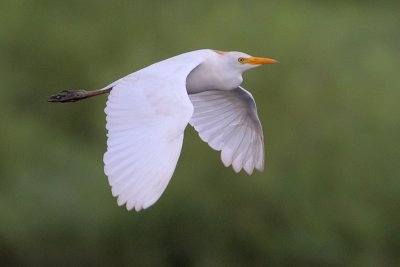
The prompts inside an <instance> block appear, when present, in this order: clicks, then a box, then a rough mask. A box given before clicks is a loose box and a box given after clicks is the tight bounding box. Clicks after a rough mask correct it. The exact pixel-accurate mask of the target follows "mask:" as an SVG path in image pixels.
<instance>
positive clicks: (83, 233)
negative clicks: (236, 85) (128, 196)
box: [0, 0, 400, 266]
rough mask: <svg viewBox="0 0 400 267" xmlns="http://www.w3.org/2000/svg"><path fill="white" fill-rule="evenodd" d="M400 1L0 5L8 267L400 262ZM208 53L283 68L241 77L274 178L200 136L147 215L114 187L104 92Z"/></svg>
mask: <svg viewBox="0 0 400 267" xmlns="http://www.w3.org/2000/svg"><path fill="white" fill-rule="evenodd" d="M399 10H400V4H399V2H398V1H295V0H291V1H239V0H235V1H233V0H231V1H224V0H220V1H215V0H212V1H191V2H189V1H94V0H91V1H78V0H73V1H48V0H47V1H46V0H42V1H33V0H2V1H1V3H0V81H1V85H0V86H1V89H0V92H1V95H0V118H1V131H0V164H1V165H0V266H399V265H400V171H399V159H400V147H399V137H400V121H399V115H400V105H399V99H400V90H399V89H400V88H399V84H400V83H399V77H400V75H399V74H400V73H399V62H400V16H399ZM201 48H214V49H219V50H240V51H244V52H247V53H249V54H252V55H256V56H264V57H272V58H276V59H278V60H280V62H281V64H279V65H273V66H272V65H271V66H264V67H260V68H257V69H256V70H253V71H250V72H248V73H246V74H245V82H244V84H243V85H244V87H245V88H247V89H249V90H250V91H251V92H252V93H253V95H254V96H255V99H256V100H257V104H258V110H259V116H260V119H261V121H262V123H263V127H264V134H265V145H266V157H267V166H266V170H265V171H264V172H263V173H256V174H254V175H252V176H248V175H246V174H245V173H240V174H235V173H234V171H233V170H232V169H230V168H225V167H223V165H222V163H221V162H220V158H219V153H217V152H215V151H212V150H211V149H210V148H209V147H208V145H207V144H205V143H203V142H202V141H201V140H200V139H199V138H198V136H197V134H196V132H195V131H194V130H193V129H191V128H190V127H188V129H187V130H186V137H185V142H184V147H183V151H182V155H181V158H180V161H179V164H178V167H177V169H176V172H175V175H174V177H173V179H172V181H171V183H170V184H169V186H168V188H167V190H166V192H165V193H164V195H163V196H162V197H161V199H160V200H159V201H158V202H157V203H156V204H155V205H154V206H153V207H151V208H150V209H148V210H145V211H142V212H140V213H136V212H128V211H126V209H125V208H123V207H118V206H117V204H116V200H115V199H114V198H113V197H112V195H111V192H110V189H109V186H108V182H107V178H106V176H105V175H104V174H103V163H102V156H103V153H104V151H105V149H106V145H105V143H106V137H105V135H106V131H105V128H104V124H105V116H104V111H103V109H104V106H105V101H106V97H105V96H100V97H97V98H94V99H89V100H86V101H83V102H78V103H74V104H50V103H47V102H46V100H47V97H48V96H49V95H51V94H53V93H55V92H58V91H60V90H64V89H72V88H73V89H79V88H86V89H96V88H100V87H103V86H105V85H107V84H108V83H110V82H112V81H114V80H116V79H118V78H119V77H121V76H124V75H126V74H128V73H131V72H133V71H135V70H137V69H140V68H142V67H145V66H147V65H149V64H151V63H153V62H156V61H159V60H162V59H165V58H168V57H170V56H173V55H176V54H180V53H183V52H186V51H191V50H195V49H201Z"/></svg>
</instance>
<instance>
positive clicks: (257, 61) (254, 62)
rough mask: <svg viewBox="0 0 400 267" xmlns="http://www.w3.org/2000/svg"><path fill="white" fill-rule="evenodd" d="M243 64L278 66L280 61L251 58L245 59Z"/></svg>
mask: <svg viewBox="0 0 400 267" xmlns="http://www.w3.org/2000/svg"><path fill="white" fill-rule="evenodd" d="M243 63H247V64H252V65H260V64H276V63H279V61H278V60H275V59H272V58H263V57H249V58H245V59H244V61H243Z"/></svg>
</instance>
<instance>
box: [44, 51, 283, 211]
mask: <svg viewBox="0 0 400 267" xmlns="http://www.w3.org/2000/svg"><path fill="white" fill-rule="evenodd" d="M274 63H278V61H276V60H274V59H270V58H260V57H252V56H250V55H248V54H245V53H242V52H235V51H233V52H223V51H218V50H211V49H203V50H197V51H192V52H188V53H184V54H181V55H178V56H175V57H172V58H169V59H166V60H163V61H160V62H157V63H155V64H153V65H150V66H148V67H146V68H144V69H141V70H139V71H136V72H134V73H132V74H129V75H127V76H125V77H123V78H121V79H119V80H117V81H115V82H113V83H111V84H110V85H108V86H106V87H104V88H103V89H100V90H94V91H86V90H67V91H63V92H60V93H59V94H56V95H53V96H51V97H50V98H49V101H50V102H75V101H78V100H81V99H84V98H88V97H92V96H96V95H100V94H104V93H110V95H109V97H108V101H107V106H106V108H105V113H106V115H107V117H106V120H107V123H106V128H107V130H108V134H107V137H108V139H107V151H106V153H105V154H104V164H105V167H104V172H105V174H106V175H107V176H108V181H109V183H110V185H111V188H112V194H113V196H114V197H118V200H117V202H118V205H119V206H122V205H124V204H125V205H126V207H127V209H128V210H132V209H133V208H134V209H135V210H136V211H139V210H141V209H146V208H148V207H150V206H151V205H153V204H154V203H155V202H156V201H157V200H158V199H159V198H160V196H161V194H162V193H163V192H164V190H165V188H166V187H167V185H168V183H169V181H170V179H171V177H172V175H173V172H174V170H175V167H176V164H177V161H178V158H179V155H180V153H181V148H182V142H183V133H184V130H185V128H186V126H187V124H188V123H189V124H190V125H192V126H193V127H194V128H195V129H196V131H197V132H198V133H199V135H200V138H201V139H202V140H203V141H204V142H207V143H208V144H209V145H210V146H211V148H213V149H215V150H217V151H221V159H222V162H223V163H224V165H225V166H227V167H228V166H230V165H232V167H233V169H234V170H235V171H236V172H239V171H240V170H242V169H244V170H245V171H246V172H247V173H248V174H251V173H252V172H253V170H254V169H257V170H259V171H263V169H264V141H263V132H262V127H261V123H260V120H259V119H258V115H257V110H256V104H255V101H254V98H253V96H252V95H251V94H250V93H249V92H248V91H246V90H245V89H244V88H242V87H241V86H240V84H241V83H242V81H243V78H242V73H243V72H244V71H246V70H249V69H252V68H254V67H257V66H260V65H261V64H274Z"/></svg>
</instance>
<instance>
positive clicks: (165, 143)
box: [104, 54, 201, 211]
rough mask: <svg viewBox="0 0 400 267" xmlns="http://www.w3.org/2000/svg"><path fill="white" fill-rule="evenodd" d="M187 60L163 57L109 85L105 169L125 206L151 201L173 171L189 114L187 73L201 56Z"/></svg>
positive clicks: (198, 61)
mask: <svg viewBox="0 0 400 267" xmlns="http://www.w3.org/2000/svg"><path fill="white" fill-rule="evenodd" d="M184 55H185V54H184ZM182 56H183V55H182ZM190 59H191V63H190V64H188V62H187V61H188V60H181V58H175V60H171V59H170V62H168V61H162V62H160V63H157V64H155V65H152V66H150V67H147V68H145V69H143V70H141V71H139V72H136V73H133V74H131V75H128V76H126V77H125V78H122V79H120V80H118V81H117V82H115V83H113V84H112V86H113V89H112V90H111V93H110V96H109V98H108V101H107V107H106V109H105V112H106V114H107V124H106V128H107V130H108V134H107V136H108V140H107V152H106V153H105V154H104V163H105V167H104V170H105V173H106V175H107V176H108V180H109V183H110V185H111V187H112V194H113V195H114V196H118V205H120V206H121V205H124V204H126V207H127V209H128V210H131V209H132V208H135V210H137V211H139V210H141V209H145V208H147V207H149V206H151V205H152V204H154V203H155V202H156V201H157V200H158V198H159V197H160V196H161V194H162V193H163V192H164V190H165V188H166V186H167V184H168V182H169V181H170V179H171V177H172V174H173V172H174V170H175V167H176V163H177V161H178V158H179V155H180V152H181V147H182V140H183V132H184V129H185V127H186V126H187V124H188V122H189V120H190V118H191V116H192V113H193V106H192V104H191V102H190V100H189V98H188V95H187V93H186V86H185V83H186V77H187V75H188V73H189V72H190V71H191V70H192V69H193V68H195V67H196V66H197V65H198V64H199V63H200V61H201V58H196V57H195V58H194V59H193V57H190ZM180 61H181V62H182V64H180V63H179V62H180ZM172 74H173V75H172ZM172 77H173V78H172Z"/></svg>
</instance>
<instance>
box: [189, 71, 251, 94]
mask: <svg viewBox="0 0 400 267" xmlns="http://www.w3.org/2000/svg"><path fill="white" fill-rule="evenodd" d="M242 81H243V79H242V75H226V74H225V75H223V74H222V73H221V72H220V71H219V70H218V69H212V68H209V67H207V65H199V66H197V67H196V68H195V69H193V70H192V71H191V72H190V73H189V75H188V77H187V79H186V90H187V92H188V94H196V93H200V92H204V91H208V90H233V89H235V88H237V87H238V86H239V85H240V84H241V83H242Z"/></svg>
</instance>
